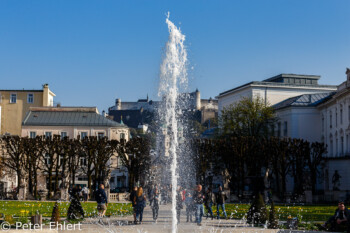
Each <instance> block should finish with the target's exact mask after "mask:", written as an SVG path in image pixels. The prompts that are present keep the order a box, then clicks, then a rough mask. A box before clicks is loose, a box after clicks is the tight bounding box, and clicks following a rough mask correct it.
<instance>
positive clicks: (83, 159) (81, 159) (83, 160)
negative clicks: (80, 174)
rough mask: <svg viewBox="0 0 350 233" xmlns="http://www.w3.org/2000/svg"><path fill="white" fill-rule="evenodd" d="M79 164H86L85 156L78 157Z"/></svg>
mask: <svg viewBox="0 0 350 233" xmlns="http://www.w3.org/2000/svg"><path fill="white" fill-rule="evenodd" d="M80 166H86V158H84V157H82V158H80Z"/></svg>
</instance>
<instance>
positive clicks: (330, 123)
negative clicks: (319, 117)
mask: <svg viewBox="0 0 350 233" xmlns="http://www.w3.org/2000/svg"><path fill="white" fill-rule="evenodd" d="M332 121H333V119H332V112H331V111H330V112H329V128H332Z"/></svg>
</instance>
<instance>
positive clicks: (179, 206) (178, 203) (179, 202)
mask: <svg viewBox="0 0 350 233" xmlns="http://www.w3.org/2000/svg"><path fill="white" fill-rule="evenodd" d="M182 195H183V192H182V190H181V187H180V186H178V187H177V190H176V217H177V223H180V216H181V209H182V208H183V205H182V202H183V196H182Z"/></svg>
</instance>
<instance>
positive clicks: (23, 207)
mask: <svg viewBox="0 0 350 233" xmlns="http://www.w3.org/2000/svg"><path fill="white" fill-rule="evenodd" d="M54 204H55V202H45V201H0V213H2V214H4V215H5V216H8V215H11V216H13V217H24V216H31V215H32V213H34V214H35V213H36V212H37V211H38V212H39V213H40V214H42V215H43V217H51V214H52V209H53V206H54ZM82 206H83V209H84V212H85V216H86V217H91V216H96V215H97V209H96V206H97V204H96V202H86V203H83V202H82ZM68 207H69V202H60V215H61V217H66V216H67V210H68ZM130 214H132V207H131V204H129V203H109V204H108V208H107V212H106V215H107V216H124V215H130Z"/></svg>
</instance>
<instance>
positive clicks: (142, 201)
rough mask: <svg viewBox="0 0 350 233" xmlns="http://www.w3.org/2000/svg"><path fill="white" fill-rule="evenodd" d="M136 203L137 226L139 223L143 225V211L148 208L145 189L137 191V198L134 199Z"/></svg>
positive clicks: (140, 188)
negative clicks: (144, 193)
mask: <svg viewBox="0 0 350 233" xmlns="http://www.w3.org/2000/svg"><path fill="white" fill-rule="evenodd" d="M134 201H135V203H136V221H135V224H137V221H139V223H140V224H141V223H142V216H143V209H144V208H145V206H146V195H143V189H142V187H139V188H138V189H137V193H136V197H135V198H134Z"/></svg>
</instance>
